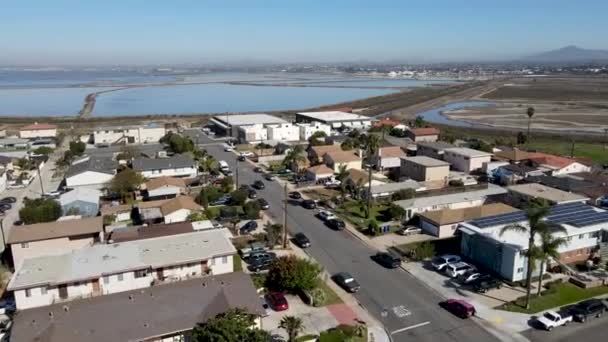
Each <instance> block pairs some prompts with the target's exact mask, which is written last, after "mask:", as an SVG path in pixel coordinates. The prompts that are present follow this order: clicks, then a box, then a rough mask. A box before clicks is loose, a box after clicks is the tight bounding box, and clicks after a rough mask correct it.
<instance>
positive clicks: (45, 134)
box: [19, 122, 57, 139]
mask: <svg viewBox="0 0 608 342" xmlns="http://www.w3.org/2000/svg"><path fill="white" fill-rule="evenodd" d="M56 136H57V126H55V125H51V124H46V123H37V122H34V124H32V125H27V126H23V127H21V128H20V129H19V137H20V138H22V139H36V138H55V137H56Z"/></svg>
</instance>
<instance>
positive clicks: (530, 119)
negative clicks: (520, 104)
mask: <svg viewBox="0 0 608 342" xmlns="http://www.w3.org/2000/svg"><path fill="white" fill-rule="evenodd" d="M526 115H528V135H527V136H526V138H527V139H526V140H527V141H530V124H531V123H532V117H533V116H534V107H528V110H527V111H526Z"/></svg>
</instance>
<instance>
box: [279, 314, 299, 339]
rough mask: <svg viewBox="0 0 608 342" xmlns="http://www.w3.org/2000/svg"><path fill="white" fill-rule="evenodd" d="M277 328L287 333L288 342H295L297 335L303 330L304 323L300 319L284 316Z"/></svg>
mask: <svg viewBox="0 0 608 342" xmlns="http://www.w3.org/2000/svg"><path fill="white" fill-rule="evenodd" d="M279 328H281V329H284V330H285V332H287V336H288V339H287V341H288V342H295V341H296V338H298V334H299V333H301V332H302V330H304V323H302V319H300V318H298V317H294V316H285V317H283V319H281V322H280V323H279Z"/></svg>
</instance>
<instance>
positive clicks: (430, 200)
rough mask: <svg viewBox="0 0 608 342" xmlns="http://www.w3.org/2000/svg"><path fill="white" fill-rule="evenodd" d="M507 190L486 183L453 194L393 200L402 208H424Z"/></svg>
mask: <svg viewBox="0 0 608 342" xmlns="http://www.w3.org/2000/svg"><path fill="white" fill-rule="evenodd" d="M506 193H507V190H506V189H504V188H502V187H500V186H498V185H494V184H488V188H487V189H482V190H474V191H467V192H458V193H453V194H446V195H438V196H428V197H418V198H411V199H406V200H401V201H396V202H393V203H395V204H396V205H398V206H400V207H403V208H404V209H411V208H426V207H430V206H433V205H444V204H450V203H459V202H468V201H476V200H480V199H484V198H486V197H488V196H495V195H504V194H506Z"/></svg>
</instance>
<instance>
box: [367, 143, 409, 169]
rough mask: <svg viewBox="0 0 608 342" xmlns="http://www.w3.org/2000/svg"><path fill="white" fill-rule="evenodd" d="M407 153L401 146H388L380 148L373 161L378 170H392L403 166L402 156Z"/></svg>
mask: <svg viewBox="0 0 608 342" xmlns="http://www.w3.org/2000/svg"><path fill="white" fill-rule="evenodd" d="M406 156H407V155H406V154H405V152H403V150H402V149H401V147H399V146H386V147H381V148H379V149H378V152H377V153H376V155H375V156H374V157H373V158H372V163H373V164H374V165H376V169H378V170H390V169H395V168H397V169H398V168H399V167H400V166H401V158H402V157H406Z"/></svg>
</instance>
